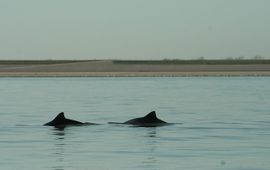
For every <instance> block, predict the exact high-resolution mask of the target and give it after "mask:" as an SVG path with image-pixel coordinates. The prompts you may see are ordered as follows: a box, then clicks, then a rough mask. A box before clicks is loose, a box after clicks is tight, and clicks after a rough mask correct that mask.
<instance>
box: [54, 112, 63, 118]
mask: <svg viewBox="0 0 270 170" xmlns="http://www.w3.org/2000/svg"><path fill="white" fill-rule="evenodd" d="M56 119H57V120H58V119H65V114H64V112H61V113H59V114H58V115H57V116H56V117H55V120H56Z"/></svg>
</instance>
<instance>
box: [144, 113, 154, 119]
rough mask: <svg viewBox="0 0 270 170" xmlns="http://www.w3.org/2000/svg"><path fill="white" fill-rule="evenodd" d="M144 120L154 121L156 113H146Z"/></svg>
mask: <svg viewBox="0 0 270 170" xmlns="http://www.w3.org/2000/svg"><path fill="white" fill-rule="evenodd" d="M144 118H147V119H156V118H157V116H156V112H155V111H152V112H150V113H148V114H147V115H146V116H144Z"/></svg>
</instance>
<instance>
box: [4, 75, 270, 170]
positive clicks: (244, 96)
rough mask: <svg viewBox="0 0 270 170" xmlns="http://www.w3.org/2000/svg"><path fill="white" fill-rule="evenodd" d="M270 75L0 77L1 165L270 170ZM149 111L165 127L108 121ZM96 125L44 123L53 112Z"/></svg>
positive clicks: (55, 169) (9, 168)
mask: <svg viewBox="0 0 270 170" xmlns="http://www.w3.org/2000/svg"><path fill="white" fill-rule="evenodd" d="M269 84H270V78H268V77H237V78H229V77H223V78H221V77H215V78H214V77H208V78H1V79H0V92H1V93H0V95H1V97H0V153H1V154H0V169H1V170H2V169H3V170H14V169H20V170H29V169H36V170H69V169H77V170H86V169H98V170H126V169H145V170H165V169H166V170H174V169H175V170H176V169H185V170H194V169H200V170H211V169H215V170H216V169H217V170H233V169H237V170H253V169H254V170H268V169H270V105H269V104H270V88H269V87H270V86H269ZM152 110H155V111H156V112H157V115H158V117H159V118H160V119H163V120H165V121H167V122H171V123H176V124H174V125H170V126H163V127H156V128H154V127H150V128H149V127H148V128H145V127H131V126H125V125H121V126H120V125H109V124H107V122H109V121H119V122H123V121H126V120H128V119H131V118H135V117H141V116H144V115H145V114H147V113H148V112H150V111H152ZM62 111H63V112H65V114H66V117H68V118H72V119H76V120H80V121H87V122H94V123H100V124H101V125H97V126H81V127H68V128H65V129H64V130H59V129H55V128H53V127H46V126H42V124H44V123H46V122H48V121H50V120H52V119H53V118H54V117H55V116H56V115H57V114H58V113H59V112H62Z"/></svg>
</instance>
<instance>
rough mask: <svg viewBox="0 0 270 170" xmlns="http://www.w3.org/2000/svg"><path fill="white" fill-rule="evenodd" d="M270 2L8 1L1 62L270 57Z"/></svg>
mask: <svg viewBox="0 0 270 170" xmlns="http://www.w3.org/2000/svg"><path fill="white" fill-rule="evenodd" d="M269 7H270V0H0V59H164V58H168V59H188V58H191V59H195V58H198V57H200V56H204V57H205V58H227V57H238V56H245V57H246V58H250V57H253V56H255V55H257V54H258V55H262V56H264V57H265V58H270V10H269Z"/></svg>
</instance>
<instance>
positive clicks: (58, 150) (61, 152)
mask: <svg viewBox="0 0 270 170" xmlns="http://www.w3.org/2000/svg"><path fill="white" fill-rule="evenodd" d="M52 134H53V136H55V142H54V146H53V151H54V152H53V154H54V155H55V161H56V164H57V166H53V167H52V170H64V169H65V168H64V158H65V145H66V144H65V129H64V128H54V129H53V132H52Z"/></svg>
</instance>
